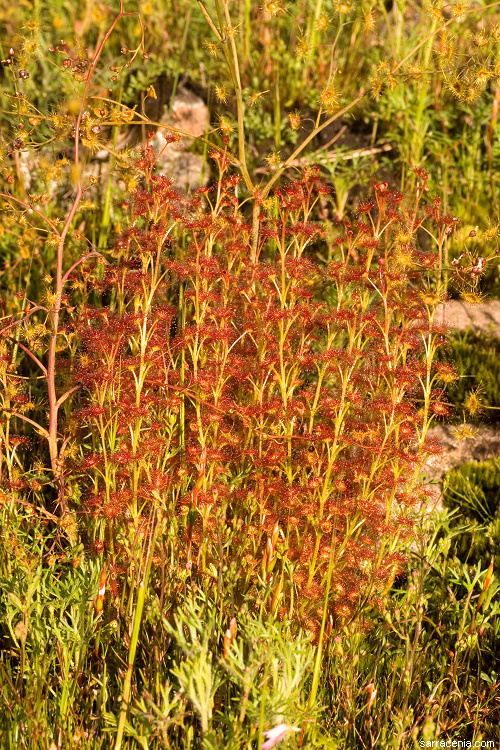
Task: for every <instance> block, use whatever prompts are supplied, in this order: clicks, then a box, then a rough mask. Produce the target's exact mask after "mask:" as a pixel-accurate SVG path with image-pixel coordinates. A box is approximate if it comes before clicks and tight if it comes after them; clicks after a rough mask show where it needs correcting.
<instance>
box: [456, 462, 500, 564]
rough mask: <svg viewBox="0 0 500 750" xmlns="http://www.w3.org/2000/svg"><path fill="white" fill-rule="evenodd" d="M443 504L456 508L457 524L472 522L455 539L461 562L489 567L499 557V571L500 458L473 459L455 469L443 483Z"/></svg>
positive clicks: (499, 558)
mask: <svg viewBox="0 0 500 750" xmlns="http://www.w3.org/2000/svg"><path fill="white" fill-rule="evenodd" d="M443 503H444V505H445V507H447V508H449V509H450V510H454V509H457V510H458V513H457V514H456V516H455V517H454V521H453V523H454V524H455V525H464V523H468V524H469V525H470V527H469V528H467V530H464V531H462V532H460V533H459V534H458V535H457V536H456V537H455V538H454V545H455V550H454V552H455V554H456V555H457V557H459V558H460V559H461V560H462V561H467V562H469V563H470V564H473V565H477V564H478V563H479V562H481V568H482V569H484V568H487V567H488V565H489V563H490V560H491V557H492V556H493V555H495V556H496V560H495V573H496V574H499V573H500V554H499V550H500V460H499V459H492V460H489V461H470V462H467V463H464V464H462V466H460V467H457V468H456V469H452V470H451V471H450V472H449V473H448V475H447V477H446V479H445V482H444V486H443Z"/></svg>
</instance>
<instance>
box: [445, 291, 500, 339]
mask: <svg viewBox="0 0 500 750" xmlns="http://www.w3.org/2000/svg"><path fill="white" fill-rule="evenodd" d="M436 321H437V322H438V323H446V324H447V325H449V326H450V328H455V329H456V330H458V331H465V330H467V328H469V327H470V328H472V330H473V331H475V332H482V333H492V334H494V335H495V336H500V300H496V299H495V300H490V301H489V302H482V303H481V304H479V305H467V304H466V303H465V302H462V300H455V299H454V300H450V301H449V302H447V303H446V304H445V305H440V306H439V308H438V311H437V316H436Z"/></svg>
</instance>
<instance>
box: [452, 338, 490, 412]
mask: <svg viewBox="0 0 500 750" xmlns="http://www.w3.org/2000/svg"><path fill="white" fill-rule="evenodd" d="M444 357H445V358H446V360H447V361H449V362H450V363H452V364H453V365H454V366H455V367H456V369H457V372H458V375H459V379H458V380H456V381H455V382H454V383H450V385H449V386H448V389H447V398H448V401H449V402H450V403H451V404H453V406H455V407H456V409H457V416H458V417H459V418H461V417H462V413H463V410H464V409H466V405H467V400H468V396H469V394H470V393H471V392H477V393H478V396H479V400H480V401H481V403H482V405H483V407H484V408H483V410H482V411H480V412H476V413H475V414H474V413H470V412H468V411H467V409H466V411H465V415H466V418H467V421H475V422H477V421H480V422H482V423H485V422H487V423H497V422H499V421H500V339H498V338H496V337H494V336H493V335H487V334H477V333H472V332H470V331H467V332H466V333H462V334H455V335H454V336H453V337H452V338H451V339H450V341H449V346H448V350H447V352H446V354H445V355H444ZM488 407H494V408H488Z"/></svg>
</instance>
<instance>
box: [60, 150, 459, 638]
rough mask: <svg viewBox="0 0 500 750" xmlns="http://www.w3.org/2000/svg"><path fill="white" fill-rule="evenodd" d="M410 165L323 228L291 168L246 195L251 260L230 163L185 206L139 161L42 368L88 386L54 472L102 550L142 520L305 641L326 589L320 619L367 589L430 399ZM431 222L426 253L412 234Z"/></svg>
mask: <svg viewBox="0 0 500 750" xmlns="http://www.w3.org/2000/svg"><path fill="white" fill-rule="evenodd" d="M418 177H419V179H418V184H417V189H416V192H415V195H414V196H413V200H410V197H408V199H407V200H403V197H402V196H401V195H400V194H398V193H395V192H393V191H390V190H389V189H388V187H387V185H386V184H382V185H378V184H375V185H374V189H375V199H374V201H369V202H367V203H364V204H362V206H361V208H360V212H359V214H358V215H357V216H356V217H355V218H354V219H353V220H352V221H344V222H343V223H342V225H339V226H338V227H337V228H336V229H335V230H333V231H331V232H327V231H326V230H325V229H324V228H323V227H322V226H321V225H320V224H318V223H316V222H315V221H314V220H313V216H314V208H315V205H316V203H317V201H318V200H319V197H320V196H321V195H324V194H325V193H327V192H328V188H327V186H325V184H324V183H323V182H322V180H321V179H320V176H319V172H318V170H314V169H312V170H306V171H305V172H304V174H303V176H302V178H301V179H300V180H296V181H294V182H292V183H289V184H286V185H284V186H283V187H281V188H280V189H278V190H276V191H275V192H274V194H273V195H272V196H271V197H269V198H268V199H266V200H265V201H263V202H262V203H261V205H260V214H259V217H258V218H259V232H258V241H257V245H256V258H255V262H252V261H251V256H252V247H255V245H253V242H254V230H253V227H252V225H251V224H250V223H248V222H247V220H246V218H245V216H244V215H243V214H242V212H241V209H240V208H239V203H238V198H237V190H238V182H239V179H238V177H237V176H235V175H231V174H228V173H227V165H224V164H223V166H222V167H221V172H220V177H219V180H218V182H217V184H216V185H214V186H213V187H212V188H209V189H207V188H203V189H200V190H198V191H197V192H196V193H195V195H194V196H193V197H192V198H191V199H190V200H187V199H186V200H183V199H182V198H181V196H180V195H179V194H178V193H176V192H175V191H174V190H172V188H171V185H170V183H169V182H168V181H167V180H166V179H165V178H163V177H155V176H154V174H151V175H150V179H149V189H141V190H137V191H136V193H135V196H134V197H135V204H134V210H133V215H132V219H131V223H130V226H129V227H128V228H127V229H126V231H125V232H123V233H122V235H120V237H119V238H118V239H117V241H116V243H115V249H114V251H113V253H112V255H113V258H114V261H113V263H108V264H107V265H106V267H105V269H104V273H103V274H102V279H100V280H99V279H98V267H97V265H96V266H95V267H94V268H90V269H88V270H85V271H84V276H85V275H87V277H88V278H92V279H93V283H92V289H93V292H94V296H95V297H96V299H97V300H99V299H100V303H99V302H98V305H97V306H95V305H90V304H89V303H87V304H85V305H84V306H82V307H81V308H80V309H79V311H78V313H74V314H73V322H72V323H71V325H70V326H69V328H68V331H69V329H71V332H72V333H73V334H74V341H75V342H76V345H75V350H74V354H73V356H72V357H71V358H68V359H66V360H61V361H60V362H59V364H58V370H59V372H62V371H63V370H64V369H66V371H67V375H66V380H67V381H68V382H67V384H66V387H68V388H76V387H79V390H78V391H76V393H85V394H86V395H85V400H82V399H81V398H80V397H79V401H78V403H75V399H76V394H75V395H74V396H73V399H74V401H73V406H72V408H71V410H69V414H70V417H69V419H70V424H69V428H70V432H74V431H75V429H76V424H78V425H79V431H78V434H79V436H80V443H81V445H82V446H83V448H82V458H81V459H80V460H79V461H76V462H73V466H72V471H76V472H77V474H78V475H79V477H80V480H79V481H80V490H81V508H80V510H82V511H83V512H84V513H85V514H90V515H91V516H93V517H95V518H97V519H98V523H97V525H96V527H95V529H96V531H95V534H96V541H97V542H98V544H99V545H102V544H104V547H105V549H106V550H107V552H108V553H109V555H110V556H111V557H112V558H113V559H114V558H115V556H116V559H117V560H118V559H119V558H120V557H121V556H123V554H125V553H126V550H127V548H128V546H129V545H130V544H131V543H133V541H134V540H135V539H137V534H143V533H144V524H145V523H146V521H147V519H148V518H149V517H150V516H151V513H152V512H158V513H159V515H160V518H161V519H162V522H163V524H164V527H163V528H164V533H165V539H167V540H168V545H169V559H170V560H171V561H172V565H173V570H172V571H171V572H172V574H173V575H174V576H177V577H178V578H179V580H184V579H185V578H186V577H187V576H190V577H191V578H192V579H194V580H197V581H198V582H200V581H203V582H204V583H205V584H206V585H211V584H210V581H212V584H213V586H214V587H217V589H218V590H219V591H220V588H221V586H222V585H224V586H227V585H230V586H232V587H233V588H234V597H235V600H236V601H238V600H239V599H241V598H242V597H244V596H246V597H248V596H255V597H257V600H259V599H260V600H262V601H265V602H266V606H267V607H268V608H270V610H271V611H272V612H273V613H274V614H276V615H277V616H278V617H280V618H281V617H284V616H285V615H288V616H291V617H297V618H298V619H299V621H301V622H302V623H303V624H304V625H305V626H306V627H307V628H308V629H309V630H310V631H311V633H315V634H316V635H317V634H318V632H319V623H320V621H321V619H322V616H323V614H324V612H325V611H326V610H324V603H325V601H326V602H327V603H328V615H329V617H330V618H331V621H332V622H333V621H334V620H338V619H340V620H343V619H345V618H346V617H350V616H352V614H353V612H354V611H355V610H356V607H357V606H358V605H359V604H360V602H361V601H362V600H363V599H364V598H366V597H370V600H371V601H372V602H374V603H377V602H378V601H380V598H381V597H382V595H383V593H384V591H385V590H386V589H387V587H388V585H390V582H391V580H392V578H393V577H394V575H395V573H396V571H397V569H398V567H399V566H400V564H401V562H402V560H401V558H400V557H399V556H398V553H397V542H398V540H401V538H402V537H404V536H405V535H407V534H408V533H410V531H411V520H410V514H409V511H410V510H411V508H412V507H413V506H414V505H415V504H416V503H417V502H418V501H419V500H421V495H422V490H421V488H419V486H418V474H419V470H420V468H421V466H422V463H423V461H424V460H425V456H426V432H427V429H428V426H429V424H430V422H431V420H432V418H433V416H434V415H440V414H441V413H442V409H443V401H442V390H439V389H438V388H437V387H436V385H437V377H438V376H439V372H437V374H435V373H434V371H433V369H432V363H433V358H434V354H435V351H436V349H437V347H438V346H439V345H440V344H441V343H442V342H443V341H444V338H443V334H444V333H445V330H444V329H443V328H442V327H440V326H438V325H437V324H436V323H435V322H434V316H435V311H436V306H437V304H438V302H439V301H440V300H441V299H442V297H443V292H442V281H441V280H440V276H439V264H440V262H441V261H440V258H441V245H440V243H442V241H443V237H442V236H441V234H440V233H439V232H440V226H441V225H442V226H444V224H443V222H441V221H440V218H439V217H438V216H432V217H429V212H426V211H423V212H422V211H421V201H422V195H423V192H424V188H425V183H426V175H425V174H419V176H418ZM431 219H432V220H433V221H434V223H435V224H436V225H437V226H438V239H437V243H438V244H437V247H436V252H435V253H432V252H431V251H430V250H429V249H426V250H423V249H421V248H419V246H418V244H417V242H416V232H417V230H418V229H419V228H420V227H423V226H424V222H429V221H430V220H431ZM443 236H444V235H443ZM318 243H321V244H322V245H323V246H325V247H326V248H327V255H328V258H327V262H326V263H318V262H316V261H315V260H314V259H313V257H314V253H313V252H312V251H313V250H314V248H315V247H316V246H317V244H318ZM436 271H437V273H436ZM436 279H437V280H436ZM99 304H100V305H101V306H99ZM430 448H431V451H432V446H430ZM127 529H128V531H127ZM100 548H101V547H100Z"/></svg>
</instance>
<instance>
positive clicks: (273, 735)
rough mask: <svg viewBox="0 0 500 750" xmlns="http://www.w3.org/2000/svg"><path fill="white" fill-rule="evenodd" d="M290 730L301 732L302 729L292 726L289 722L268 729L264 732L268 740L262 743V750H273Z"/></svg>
mask: <svg viewBox="0 0 500 750" xmlns="http://www.w3.org/2000/svg"><path fill="white" fill-rule="evenodd" d="M288 732H300V729H299V728H298V727H291V726H290V725H289V724H278V725H277V726H275V727H273V729H268V730H267V731H266V732H264V734H265V735H266V741H265V742H264V743H263V744H262V745H261V750H271V748H272V747H274V746H275V745H277V744H278V742H281V740H282V739H283V738H284V737H285V736H286V735H287V734H288Z"/></svg>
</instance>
